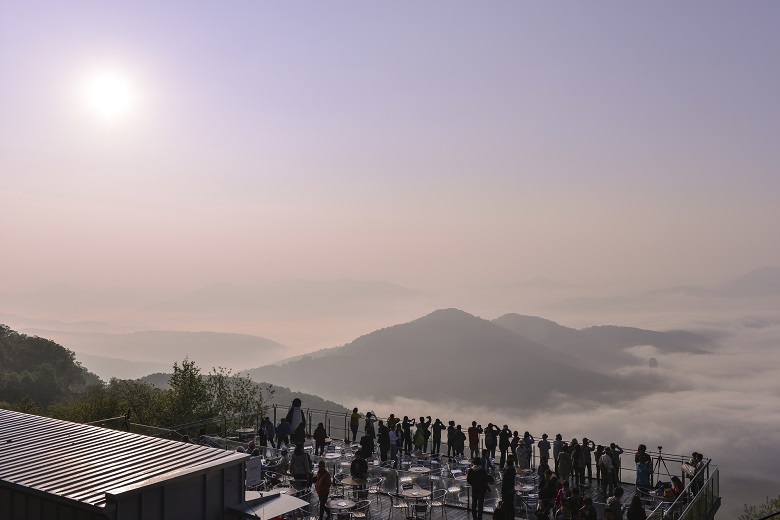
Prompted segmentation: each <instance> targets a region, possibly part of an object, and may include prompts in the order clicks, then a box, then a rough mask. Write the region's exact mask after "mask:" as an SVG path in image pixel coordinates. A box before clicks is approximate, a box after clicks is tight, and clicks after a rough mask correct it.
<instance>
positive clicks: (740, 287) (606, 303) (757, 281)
mask: <svg viewBox="0 0 780 520" xmlns="http://www.w3.org/2000/svg"><path fill="white" fill-rule="evenodd" d="M763 299H780V267H774V266H766V267H761V268H759V269H755V270H753V271H750V272H748V273H746V274H744V275H742V276H739V277H737V278H734V279H732V280H729V281H727V282H725V283H722V284H718V285H713V286H709V287H708V286H701V287H697V286H691V285H677V286H673V287H665V288H661V289H653V290H650V291H642V292H638V293H629V294H613V295H609V296H605V297H599V298H594V297H589V296H578V297H575V298H566V299H563V300H561V301H559V302H556V303H553V304H551V305H549V306H548V309H549V310H556V309H557V310H566V311H574V310H582V311H586V312H593V311H594V310H598V311H600V312H604V311H609V310H612V311H620V310H633V311H638V310H657V309H659V308H666V309H668V308H669V306H670V305H671V306H676V307H683V308H688V309H690V308H692V307H699V308H708V309H712V308H719V309H724V310H734V308H735V305H736V306H750V305H754V304H755V303H756V301H757V300H763Z"/></svg>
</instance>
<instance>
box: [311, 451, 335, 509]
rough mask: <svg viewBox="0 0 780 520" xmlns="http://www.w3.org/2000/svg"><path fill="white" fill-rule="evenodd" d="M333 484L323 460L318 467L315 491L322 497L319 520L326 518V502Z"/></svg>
mask: <svg viewBox="0 0 780 520" xmlns="http://www.w3.org/2000/svg"><path fill="white" fill-rule="evenodd" d="M332 484H333V480H332V479H331V476H330V473H328V470H327V468H326V467H325V461H324V460H321V461H320V462H319V467H318V469H317V480H316V481H315V482H314V491H316V493H317V497H319V499H320V516H319V520H323V519H324V518H325V503H326V502H327V501H328V495H329V494H330V487H331V485H332Z"/></svg>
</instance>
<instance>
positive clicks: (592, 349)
mask: <svg viewBox="0 0 780 520" xmlns="http://www.w3.org/2000/svg"><path fill="white" fill-rule="evenodd" d="M493 323H495V324H497V325H500V326H502V327H504V328H506V329H508V330H511V331H512V332H514V333H515V334H517V335H519V336H521V337H523V338H526V339H527V340H529V341H535V342H538V343H541V344H543V345H545V346H547V347H549V348H551V349H553V350H557V351H560V352H565V353H566V354H569V355H572V356H575V357H577V358H578V359H580V360H581V362H582V366H586V367H591V368H594V369H595V368H597V367H609V368H618V367H620V366H623V365H625V364H629V363H631V362H632V360H633V358H632V357H631V356H630V355H629V354H628V353H626V351H625V349H626V348H629V347H634V346H640V345H652V346H653V347H655V348H657V349H659V350H660V351H662V352H667V353H672V352H683V353H688V354H705V353H707V352H708V351H710V350H712V349H713V348H714V347H715V345H714V344H713V342H712V341H711V340H709V339H707V338H705V337H703V336H699V335H697V334H693V333H691V332H686V331H668V332H658V331H653V330H644V329H638V328H635V327H620V326H615V325H599V326H594V327H587V328H584V329H581V330H577V329H572V328H569V327H564V326H562V325H559V324H557V323H555V322H554V321H550V320H547V319H544V318H537V317H534V316H523V315H520V314H505V315H503V316H501V317H499V318H496V319H494V320H493Z"/></svg>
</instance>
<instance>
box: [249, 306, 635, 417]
mask: <svg viewBox="0 0 780 520" xmlns="http://www.w3.org/2000/svg"><path fill="white" fill-rule="evenodd" d="M248 373H249V375H250V377H252V378H253V379H255V380H257V381H269V382H271V383H274V384H285V385H292V386H295V388H296V389H300V390H302V391H306V392H316V393H317V394H318V395H327V396H329V397H332V398H335V399H337V400H338V399H348V398H349V397H350V396H355V395H360V396H361V397H364V398H370V399H375V400H379V401H381V400H385V399H388V398H391V397H394V396H399V397H406V398H421V399H425V400H428V401H449V402H455V403H458V402H459V403H467V404H471V405H485V406H488V405H492V406H509V407H514V406H521V407H524V408H532V409H533V408H541V407H543V406H546V405H547V404H549V402H550V401H551V400H560V399H563V398H564V396H566V395H577V396H578V397H579V398H580V399H582V398H584V399H585V400H587V398H593V399H618V398H620V397H626V396H628V395H630V394H631V393H632V392H635V391H639V390H640V388H639V386H638V383H637V386H635V385H634V383H633V382H630V381H625V380H618V379H616V378H613V377H612V376H610V375H604V374H599V373H596V372H593V371H589V370H585V369H583V368H582V367H581V363H580V362H579V361H578V360H577V359H576V358H575V357H572V356H569V355H566V354H564V353H561V352H556V351H554V350H552V349H549V348H547V347H545V346H543V345H540V344H538V343H535V342H533V341H529V340H528V339H526V338H523V337H521V336H519V335H517V334H515V333H514V332H512V331H510V330H508V329H507V328H505V327H502V326H499V325H497V324H495V323H491V322H490V321H488V320H484V319H481V318H477V317H475V316H472V315H470V314H468V313H466V312H463V311H460V310H457V309H445V310H438V311H435V312H433V313H431V314H429V315H427V316H424V317H422V318H420V319H418V320H415V321H412V322H409V323H405V324H402V325H396V326H393V327H388V328H385V329H382V330H378V331H375V332H372V333H370V334H367V335H365V336H362V337H360V338H358V339H356V340H354V341H353V342H351V343H349V344H347V345H345V346H343V347H338V348H332V349H328V350H327V351H318V352H316V353H315V355H312V356H303V357H301V358H297V359H296V360H294V361H289V362H280V363H277V364H275V365H272V366H264V367H260V368H256V369H252V370H250V371H248ZM647 384H648V382H647V381H644V382H643V384H642V386H643V387H644V388H645V389H647V386H646V385H647Z"/></svg>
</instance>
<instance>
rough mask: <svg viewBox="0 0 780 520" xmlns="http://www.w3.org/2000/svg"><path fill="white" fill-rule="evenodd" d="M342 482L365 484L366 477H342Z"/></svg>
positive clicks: (357, 484)
mask: <svg viewBox="0 0 780 520" xmlns="http://www.w3.org/2000/svg"><path fill="white" fill-rule="evenodd" d="M341 483H342V484H346V485H348V486H365V485H366V484H368V480H366V479H360V478H352V477H344V478H343V479H341Z"/></svg>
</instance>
